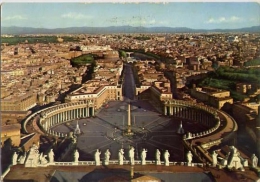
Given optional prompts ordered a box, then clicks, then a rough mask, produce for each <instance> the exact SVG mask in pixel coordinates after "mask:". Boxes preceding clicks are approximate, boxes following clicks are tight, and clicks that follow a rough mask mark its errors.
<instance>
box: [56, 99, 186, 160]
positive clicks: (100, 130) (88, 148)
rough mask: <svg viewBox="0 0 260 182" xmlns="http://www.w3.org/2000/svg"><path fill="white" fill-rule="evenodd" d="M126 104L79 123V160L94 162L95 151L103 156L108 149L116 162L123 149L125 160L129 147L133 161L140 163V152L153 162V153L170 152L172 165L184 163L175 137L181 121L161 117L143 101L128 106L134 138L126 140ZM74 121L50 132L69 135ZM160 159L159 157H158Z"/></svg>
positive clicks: (112, 106) (114, 104)
mask: <svg viewBox="0 0 260 182" xmlns="http://www.w3.org/2000/svg"><path fill="white" fill-rule="evenodd" d="M127 104H128V102H122V101H113V102H109V103H108V105H107V106H104V107H103V108H102V109H101V110H100V111H99V112H97V115H96V117H92V118H85V119H80V120H78V123H79V126H80V129H81V132H82V133H81V134H80V135H79V136H78V143H77V147H78V150H79V152H80V160H93V159H94V158H93V156H94V153H95V151H96V149H100V151H101V152H102V154H101V158H103V157H104V152H105V150H106V149H109V150H110V152H111V159H117V158H118V157H117V155H118V150H119V149H120V148H124V151H125V158H126V159H128V150H129V147H130V146H133V147H134V148H135V159H137V160H138V159H140V156H139V155H140V153H141V151H142V149H143V148H146V149H148V153H147V160H154V159H155V150H156V149H157V148H158V149H160V150H161V154H163V152H164V151H165V150H168V151H169V152H170V155H171V156H170V160H171V161H183V160H184V158H183V147H182V140H181V136H179V135H178V134H177V133H176V130H177V129H178V126H179V124H180V120H179V119H176V118H172V117H166V116H161V115H160V113H158V112H157V111H156V110H155V109H154V108H153V107H152V106H151V105H150V104H149V103H147V102H145V101H132V102H131V123H132V132H133V133H134V135H132V136H126V135H125V132H126V130H127V116H128V115H127V114H128V113H127V110H126V108H127ZM76 124H77V121H71V122H69V123H67V124H62V125H59V126H56V127H54V128H53V129H54V130H56V131H59V132H70V131H74V129H75V128H76ZM161 157H162V156H161Z"/></svg>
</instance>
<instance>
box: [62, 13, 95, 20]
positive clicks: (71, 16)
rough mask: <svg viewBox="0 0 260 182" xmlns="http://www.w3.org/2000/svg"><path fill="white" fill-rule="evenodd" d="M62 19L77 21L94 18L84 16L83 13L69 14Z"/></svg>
mask: <svg viewBox="0 0 260 182" xmlns="http://www.w3.org/2000/svg"><path fill="white" fill-rule="evenodd" d="M61 17H62V18H69V19H77V20H80V19H91V18H92V16H89V15H84V14H81V13H67V14H63V15H61Z"/></svg>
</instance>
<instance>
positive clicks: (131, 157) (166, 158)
mask: <svg viewBox="0 0 260 182" xmlns="http://www.w3.org/2000/svg"><path fill="white" fill-rule="evenodd" d="M124 154H125V152H124V149H122V148H121V149H119V151H118V164H119V165H123V163H124V160H126V158H125V156H124ZM100 155H101V151H100V150H99V149H97V150H96V152H95V154H94V158H95V164H96V165H97V166H99V165H101V160H100ZM110 156H111V153H110V151H109V149H107V150H106V151H105V153H104V164H105V165H108V164H109V160H110ZM134 156H135V148H134V147H130V149H129V151H128V157H129V162H130V164H131V165H134V164H135V158H134ZM146 156H147V149H143V150H142V151H141V164H142V165H145V164H146ZM192 156H193V155H192V153H191V151H189V152H188V153H187V161H188V163H190V164H191V163H192ZM163 158H164V164H165V165H166V166H169V164H170V161H169V158H170V153H169V151H168V150H165V152H164V154H163ZM155 160H156V164H157V165H161V152H160V150H159V149H156V152H155ZM78 161H79V152H78V150H75V152H74V162H78Z"/></svg>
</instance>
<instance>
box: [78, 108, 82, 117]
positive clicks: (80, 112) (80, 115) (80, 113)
mask: <svg viewBox="0 0 260 182" xmlns="http://www.w3.org/2000/svg"><path fill="white" fill-rule="evenodd" d="M79 117H82V108H79Z"/></svg>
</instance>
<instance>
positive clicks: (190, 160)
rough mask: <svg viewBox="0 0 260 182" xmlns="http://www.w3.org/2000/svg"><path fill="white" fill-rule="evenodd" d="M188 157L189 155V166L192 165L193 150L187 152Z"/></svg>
mask: <svg viewBox="0 0 260 182" xmlns="http://www.w3.org/2000/svg"><path fill="white" fill-rule="evenodd" d="M186 157H187V162H188V166H191V165H192V157H193V155H192V153H191V151H189V152H188V153H187V155H186Z"/></svg>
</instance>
